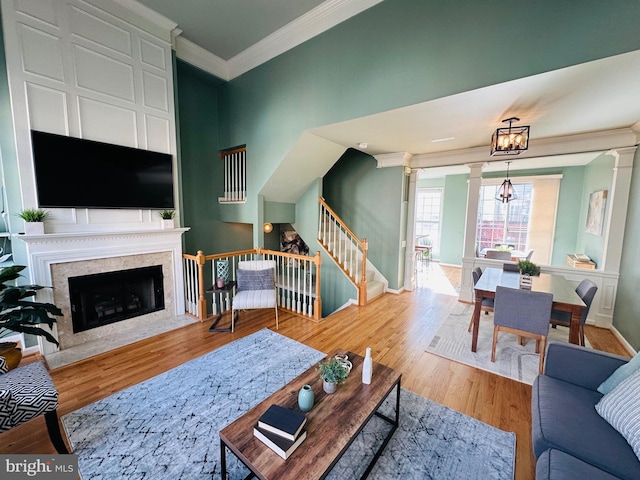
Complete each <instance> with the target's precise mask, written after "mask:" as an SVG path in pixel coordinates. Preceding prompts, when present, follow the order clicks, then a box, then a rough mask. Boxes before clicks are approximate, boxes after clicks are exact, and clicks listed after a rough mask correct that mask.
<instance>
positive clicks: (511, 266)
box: [502, 262, 520, 272]
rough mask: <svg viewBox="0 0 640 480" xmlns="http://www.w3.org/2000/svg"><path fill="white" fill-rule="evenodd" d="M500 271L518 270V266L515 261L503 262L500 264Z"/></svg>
mask: <svg viewBox="0 0 640 480" xmlns="http://www.w3.org/2000/svg"><path fill="white" fill-rule="evenodd" d="M502 271H504V272H519V271H520V268H519V267H518V264H517V263H516V262H505V263H503V264H502Z"/></svg>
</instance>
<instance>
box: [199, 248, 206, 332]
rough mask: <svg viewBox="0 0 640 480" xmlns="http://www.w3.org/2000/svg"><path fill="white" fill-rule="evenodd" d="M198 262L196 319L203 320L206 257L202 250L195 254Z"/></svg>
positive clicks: (204, 315)
mask: <svg viewBox="0 0 640 480" xmlns="http://www.w3.org/2000/svg"><path fill="white" fill-rule="evenodd" d="M196 261H197V263H198V319H199V320H200V321H201V322H203V321H204V319H205V318H207V299H206V297H205V294H204V290H205V289H204V264H205V262H206V257H205V255H204V252H203V251H202V250H198V253H197V254H196Z"/></svg>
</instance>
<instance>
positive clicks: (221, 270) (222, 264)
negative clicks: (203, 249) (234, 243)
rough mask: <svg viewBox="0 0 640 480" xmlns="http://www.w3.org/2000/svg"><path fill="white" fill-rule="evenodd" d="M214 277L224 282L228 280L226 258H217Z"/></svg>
mask: <svg viewBox="0 0 640 480" xmlns="http://www.w3.org/2000/svg"><path fill="white" fill-rule="evenodd" d="M216 272H217V275H216V278H218V279H220V278H222V279H224V283H223V285H224V284H226V283H227V282H228V281H229V261H228V260H218V261H217V262H216Z"/></svg>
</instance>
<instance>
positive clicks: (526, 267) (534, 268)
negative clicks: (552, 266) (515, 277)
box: [518, 260, 540, 276]
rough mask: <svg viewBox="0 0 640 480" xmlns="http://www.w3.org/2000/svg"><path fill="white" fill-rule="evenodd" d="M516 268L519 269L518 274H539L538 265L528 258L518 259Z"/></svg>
mask: <svg viewBox="0 0 640 480" xmlns="http://www.w3.org/2000/svg"><path fill="white" fill-rule="evenodd" d="M518 270H520V275H530V276H536V275H540V267H539V266H538V265H536V264H535V263H533V262H531V261H529V260H520V261H519V262H518Z"/></svg>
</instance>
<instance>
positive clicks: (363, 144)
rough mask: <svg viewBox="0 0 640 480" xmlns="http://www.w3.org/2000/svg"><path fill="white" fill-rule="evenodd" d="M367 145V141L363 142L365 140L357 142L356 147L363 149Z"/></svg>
mask: <svg viewBox="0 0 640 480" xmlns="http://www.w3.org/2000/svg"><path fill="white" fill-rule="evenodd" d="M368 146H369V144H368V143H365V142H360V143H359V144H358V148H362V149H363V150H364V149H365V148H367V147H368Z"/></svg>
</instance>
